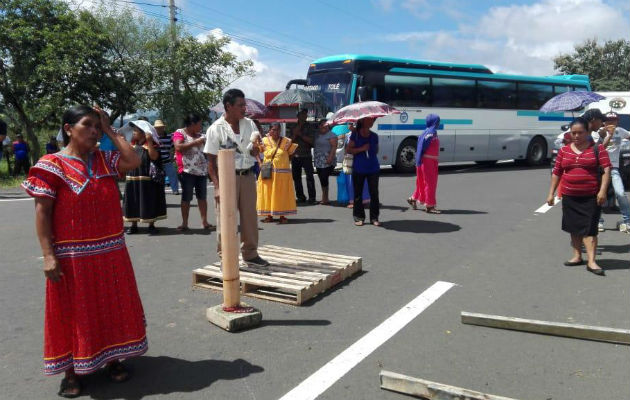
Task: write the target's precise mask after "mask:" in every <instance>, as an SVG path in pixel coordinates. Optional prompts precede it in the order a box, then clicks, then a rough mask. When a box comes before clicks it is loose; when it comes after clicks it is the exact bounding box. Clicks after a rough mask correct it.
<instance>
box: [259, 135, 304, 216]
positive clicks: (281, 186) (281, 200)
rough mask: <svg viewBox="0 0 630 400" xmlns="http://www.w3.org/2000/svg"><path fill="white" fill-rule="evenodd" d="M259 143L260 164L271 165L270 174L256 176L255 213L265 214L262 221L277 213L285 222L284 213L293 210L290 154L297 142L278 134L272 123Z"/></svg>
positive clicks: (294, 206)
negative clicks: (256, 211) (268, 163)
mask: <svg viewBox="0 0 630 400" xmlns="http://www.w3.org/2000/svg"><path fill="white" fill-rule="evenodd" d="M259 146H260V151H261V153H263V155H264V159H263V165H264V164H265V163H267V162H271V163H272V169H271V177H270V178H267V179H264V178H263V176H262V173H261V174H260V176H259V177H258V190H257V195H258V198H257V201H256V209H257V210H258V215H260V216H264V217H265V218H264V219H263V220H262V222H273V221H274V218H273V217H275V216H278V217H280V220H279V223H281V224H286V223H287V222H288V220H287V217H286V216H287V215H295V214H297V205H296V202H295V189H294V188H293V175H291V162H290V158H291V156H292V155H293V153H295V149H297V146H298V145H297V144H295V143H292V142H291V139H289V138H286V137H282V136H280V125H279V124H272V125H271V129H270V130H269V133H268V135H267V137H265V138H264V139H263V140H262V142H260V143H259Z"/></svg>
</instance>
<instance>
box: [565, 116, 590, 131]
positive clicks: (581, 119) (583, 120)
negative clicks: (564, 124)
mask: <svg viewBox="0 0 630 400" xmlns="http://www.w3.org/2000/svg"><path fill="white" fill-rule="evenodd" d="M578 124H579V125H582V126H583V127H584V130H585V131H587V132H588V121H587V120H586V118H584V117H577V118H575V119H574V120H573V121H571V123H570V124H569V128H572V127H573V125H578Z"/></svg>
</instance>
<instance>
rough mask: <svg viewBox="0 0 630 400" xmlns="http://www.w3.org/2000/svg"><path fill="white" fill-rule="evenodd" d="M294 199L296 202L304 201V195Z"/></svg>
mask: <svg viewBox="0 0 630 400" xmlns="http://www.w3.org/2000/svg"><path fill="white" fill-rule="evenodd" d="M295 201H296V202H298V203H306V197H298V198H296V199H295Z"/></svg>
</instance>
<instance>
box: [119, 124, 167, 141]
mask: <svg viewBox="0 0 630 400" xmlns="http://www.w3.org/2000/svg"><path fill="white" fill-rule="evenodd" d="M134 126H136V127H138V128H140V130H141V131H142V132H144V133H145V134H146V133H150V134H151V136H153V141H154V142H155V143H156V144H160V138H159V136H158V133H157V131H156V130H155V128H154V127H153V125H151V124H150V123H149V122H147V121H144V120H141V119H139V120H136V121H129V122H127V123H126V124H125V125H124V126H123V127H122V128H120V129H119V130H118V132H120V133H122V134H123V135H125V139H127V141H128V142H131V137H132V136H133V127H134Z"/></svg>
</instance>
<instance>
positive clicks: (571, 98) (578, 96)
mask: <svg viewBox="0 0 630 400" xmlns="http://www.w3.org/2000/svg"><path fill="white" fill-rule="evenodd" d="M605 98H606V97H604V96H602V95H600V94H597V93H595V92H585V91H573V92H564V93H561V94H559V95H557V96H554V97H552V98H550V99H549V100H548V101H547V102H546V103H545V104H543V106H542V107H540V111H542V112H552V111H574V110H580V109H582V108H584V106H586V105H587V104H590V103H594V102H596V101H600V100H603V99H605Z"/></svg>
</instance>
